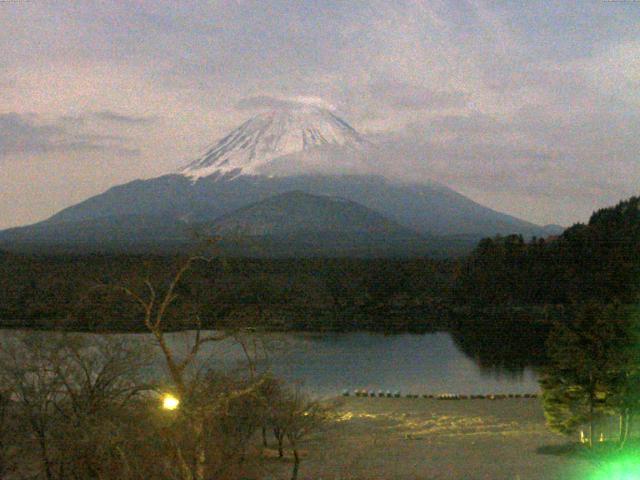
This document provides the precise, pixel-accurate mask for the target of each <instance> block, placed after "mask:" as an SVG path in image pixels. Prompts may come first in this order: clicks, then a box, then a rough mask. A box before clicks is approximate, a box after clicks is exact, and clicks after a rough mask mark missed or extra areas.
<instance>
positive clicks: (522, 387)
mask: <svg viewBox="0 0 640 480" xmlns="http://www.w3.org/2000/svg"><path fill="white" fill-rule="evenodd" d="M5 332H6V331H5ZM2 334H3V333H1V332H0V335H2ZM5 334H6V333H5ZM191 335H192V333H174V334H170V335H169V336H168V337H169V340H170V343H171V344H172V346H173V348H175V349H177V350H181V349H186V348H187V345H188V342H189V339H190V338H191ZM127 337H131V338H137V339H141V338H149V339H150V337H149V336H148V335H137V334H136V335H134V334H129V335H127ZM256 338H257V340H255V342H254V338H248V339H247V342H246V343H247V344H248V346H249V347H250V348H249V350H251V351H252V352H253V351H254V347H255V346H257V347H258V348H257V351H258V355H257V358H258V359H259V361H258V364H259V368H261V369H265V368H271V370H273V371H274V372H275V373H276V374H277V375H279V376H282V377H284V378H286V379H287V380H290V381H299V382H302V383H303V385H304V388H306V389H308V390H309V391H311V392H313V393H314V394H317V395H322V396H324V395H335V394H338V393H340V392H341V391H342V390H344V389H349V390H355V389H363V388H364V389H373V390H384V391H386V390H391V391H396V390H399V391H400V392H402V393H403V394H405V393H416V394H424V393H433V394H437V393H460V394H487V393H533V392H537V391H538V384H537V379H536V374H535V373H534V372H533V370H531V369H524V370H523V371H522V372H521V373H520V374H513V373H506V372H500V371H487V370H486V369H485V370H483V369H481V368H480V367H479V366H478V365H477V364H476V363H475V362H474V361H473V360H472V359H470V358H469V357H467V356H466V355H465V354H464V353H462V352H461V351H460V350H459V349H458V348H457V347H456V345H455V344H454V342H453V341H452V339H451V337H450V336H449V334H448V333H431V334H422V335H414V334H400V335H389V336H385V335H382V334H375V333H331V334H302V333H271V334H263V335H260V336H259V337H256ZM265 352H267V353H266V354H265ZM200 358H201V361H202V362H203V363H204V364H206V365H210V366H215V367H216V368H225V369H233V368H244V367H243V366H246V360H245V359H246V357H245V355H244V353H243V349H242V348H241V347H240V345H239V344H238V343H237V342H236V341H234V340H233V339H227V340H224V341H222V342H217V343H209V344H206V346H205V347H204V348H203V350H202V352H201V356H200ZM161 365H162V364H161V359H160V357H159V358H158V368H161Z"/></svg>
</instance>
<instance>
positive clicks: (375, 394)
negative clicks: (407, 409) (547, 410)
mask: <svg viewBox="0 0 640 480" xmlns="http://www.w3.org/2000/svg"><path fill="white" fill-rule="evenodd" d="M353 394H354V396H356V397H371V398H401V397H403V396H404V398H420V397H422V398H427V399H435V400H503V399H507V398H537V397H538V394H537V393H509V394H506V393H497V394H486V395H484V394H483V395H459V394H457V393H439V394H435V395H434V394H426V393H425V394H423V395H417V394H415V393H407V394H405V395H401V394H400V391H399V390H396V391H394V392H391V391H389V390H387V391H383V390H355V391H354V392H353ZM342 396H344V397H349V396H351V392H350V391H349V390H343V391H342Z"/></svg>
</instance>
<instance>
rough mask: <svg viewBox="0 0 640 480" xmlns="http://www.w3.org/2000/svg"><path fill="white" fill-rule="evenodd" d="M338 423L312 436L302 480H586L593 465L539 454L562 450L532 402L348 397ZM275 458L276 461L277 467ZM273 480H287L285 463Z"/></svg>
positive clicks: (277, 468) (563, 441) (559, 438)
mask: <svg viewBox="0 0 640 480" xmlns="http://www.w3.org/2000/svg"><path fill="white" fill-rule="evenodd" d="M339 412H340V421H339V422H337V424H336V425H335V426H333V427H331V428H330V429H328V430H327V431H325V432H322V433H321V434H318V435H315V436H314V437H312V438H310V439H309V441H308V442H307V444H306V445H305V449H306V450H307V452H308V454H307V455H306V458H305V459H304V460H303V463H302V467H301V469H300V477H299V478H301V479H314V480H315V479H383V478H384V479H461V480H467V479H468V480H475V479H478V480H479V479H512V480H513V479H519V480H533V479H535V480H556V479H557V480H571V479H574V478H588V477H587V473H588V472H589V471H590V470H591V468H592V467H591V466H590V465H589V464H587V463H586V462H584V461H580V460H576V459H572V458H567V457H566V456H559V455H551V454H543V453H539V449H542V451H549V450H553V447H554V446H559V445H563V444H566V442H567V439H566V438H564V437H562V436H560V435H556V434H553V433H551V432H549V430H548V429H547V428H546V427H545V425H544V416H543V412H542V408H541V406H540V400H537V399H504V400H495V401H491V400H447V401H443V400H428V399H422V398H420V399H406V398H401V399H387V398H353V397H350V398H346V399H345V400H344V403H343V405H342V406H341V407H340V409H339ZM276 462H278V460H274V463H276ZM279 462H281V464H280V465H274V468H275V470H274V474H273V476H274V478H287V473H288V469H287V468H288V467H289V465H288V464H287V463H288V462H287V460H284V461H282V460H280V461H279Z"/></svg>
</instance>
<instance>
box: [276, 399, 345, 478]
mask: <svg viewBox="0 0 640 480" xmlns="http://www.w3.org/2000/svg"><path fill="white" fill-rule="evenodd" d="M332 409H333V407H332V406H330V405H327V404H322V403H320V402H319V401H315V400H311V399H310V398H309V397H308V396H307V395H305V394H304V393H303V392H302V391H301V389H300V388H294V389H291V390H288V391H287V390H285V391H283V392H282V394H281V398H280V400H279V402H278V403H277V405H276V407H275V411H274V412H273V417H272V422H273V426H274V434H275V435H276V438H277V439H278V449H279V455H280V456H281V457H282V456H283V447H282V438H284V437H286V439H287V440H288V441H289V444H290V445H291V450H292V453H293V471H292V473H291V479H292V480H296V479H297V478H298V471H299V469H300V461H301V457H300V450H299V447H300V442H301V441H302V440H304V439H305V438H306V437H307V436H308V435H310V434H312V433H314V432H316V431H318V430H319V429H320V428H321V427H322V426H323V425H325V424H326V423H327V421H328V420H329V418H330V413H331V411H332Z"/></svg>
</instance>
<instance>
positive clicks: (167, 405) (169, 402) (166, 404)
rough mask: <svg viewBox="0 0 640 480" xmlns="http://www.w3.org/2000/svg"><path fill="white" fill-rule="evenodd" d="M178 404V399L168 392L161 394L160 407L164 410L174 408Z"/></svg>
mask: <svg viewBox="0 0 640 480" xmlns="http://www.w3.org/2000/svg"><path fill="white" fill-rule="evenodd" d="M178 405H180V400H178V398H177V397H175V396H173V395H171V394H170V393H165V394H164V395H163V396H162V408H163V409H165V410H176V409H177V408H178Z"/></svg>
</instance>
